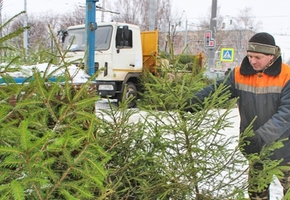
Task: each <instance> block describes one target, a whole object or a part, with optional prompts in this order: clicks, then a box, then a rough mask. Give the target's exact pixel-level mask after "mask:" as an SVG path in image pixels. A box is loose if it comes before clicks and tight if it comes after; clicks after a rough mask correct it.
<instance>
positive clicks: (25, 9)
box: [23, 0, 28, 58]
mask: <svg viewBox="0 0 290 200" xmlns="http://www.w3.org/2000/svg"><path fill="white" fill-rule="evenodd" d="M24 11H25V13H24V23H23V26H24V27H27V3H26V0H24ZM23 47H24V50H25V58H26V55H27V53H28V32H27V28H25V30H24V32H23Z"/></svg>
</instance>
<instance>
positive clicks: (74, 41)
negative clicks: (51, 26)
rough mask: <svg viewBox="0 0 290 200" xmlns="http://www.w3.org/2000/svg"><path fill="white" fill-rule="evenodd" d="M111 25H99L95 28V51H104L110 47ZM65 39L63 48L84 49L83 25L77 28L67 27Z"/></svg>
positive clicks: (84, 32)
mask: <svg viewBox="0 0 290 200" xmlns="http://www.w3.org/2000/svg"><path fill="white" fill-rule="evenodd" d="M112 30H113V27H112V26H99V27H98V28H97V30H96V32H95V33H96V41H95V49H96V51H104V50H108V49H109V48H110V44H111V38H112ZM67 33H68V35H67V37H66V39H65V43H64V48H65V49H68V48H69V49H68V50H69V51H85V48H86V31H85V27H83V28H78V29H69V30H68V31H67Z"/></svg>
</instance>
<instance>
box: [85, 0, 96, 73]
mask: <svg viewBox="0 0 290 200" xmlns="http://www.w3.org/2000/svg"><path fill="white" fill-rule="evenodd" d="M96 2H99V0H86V25H85V26H86V35H87V38H86V49H87V50H88V53H87V55H86V59H85V63H86V66H87V68H88V74H89V75H91V76H92V75H93V74H94V73H95V40H96V35H95V31H96V29H97V23H96Z"/></svg>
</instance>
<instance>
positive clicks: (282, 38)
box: [2, 0, 290, 58]
mask: <svg viewBox="0 0 290 200" xmlns="http://www.w3.org/2000/svg"><path fill="white" fill-rule="evenodd" d="M112 1H113V0H106V5H108V4H110V3H111V2H112ZM3 2H4V4H3V7H2V16H12V15H14V14H17V13H19V12H21V11H22V10H24V2H25V0H3ZM26 3H27V4H26V8H27V12H28V13H43V12H48V11H52V12H54V13H61V12H68V11H70V10H73V9H74V8H75V6H77V5H80V4H82V5H85V3H86V0H26ZM99 3H100V4H102V3H103V0H100V1H99ZM172 4H173V5H172V11H173V13H176V14H175V15H176V17H178V18H180V17H182V19H183V20H184V21H185V19H187V20H188V23H189V24H195V23H197V22H198V21H199V19H200V18H203V16H205V15H210V13H211V4H212V0H172ZM217 5H218V7H220V14H221V15H222V16H228V17H236V16H237V15H238V13H239V11H240V10H242V9H244V8H246V7H251V9H252V14H253V15H254V16H255V19H256V21H261V22H262V29H261V30H259V31H266V32H269V33H270V34H273V36H274V37H275V38H276V43H277V45H279V46H280V47H281V48H282V50H284V51H287V52H286V53H284V54H286V55H285V56H286V57H289V58H290V29H289V27H290V12H289V8H290V0H276V1H274V0H217ZM116 10H117V8H116ZM182 13H183V14H182ZM99 19H100V17H99ZM288 52H289V53H288Z"/></svg>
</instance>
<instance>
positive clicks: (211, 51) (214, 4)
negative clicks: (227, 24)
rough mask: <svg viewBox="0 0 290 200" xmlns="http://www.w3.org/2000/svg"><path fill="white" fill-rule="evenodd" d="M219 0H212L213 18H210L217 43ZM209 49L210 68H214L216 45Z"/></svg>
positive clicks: (213, 36) (214, 39)
mask: <svg viewBox="0 0 290 200" xmlns="http://www.w3.org/2000/svg"><path fill="white" fill-rule="evenodd" d="M216 13H217V0H212V4H211V18H210V31H211V33H212V34H211V39H212V40H213V41H214V43H216V24H217V17H216ZM208 50H209V58H208V67H209V68H210V69H212V68H214V66H215V50H216V47H215V45H214V46H213V47H211V48H209V49H208Z"/></svg>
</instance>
